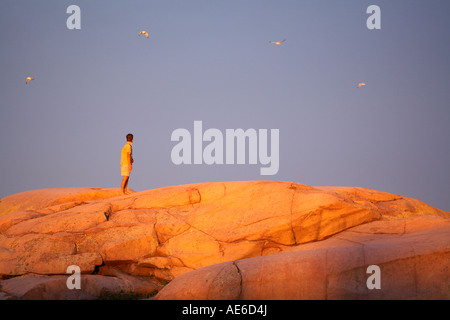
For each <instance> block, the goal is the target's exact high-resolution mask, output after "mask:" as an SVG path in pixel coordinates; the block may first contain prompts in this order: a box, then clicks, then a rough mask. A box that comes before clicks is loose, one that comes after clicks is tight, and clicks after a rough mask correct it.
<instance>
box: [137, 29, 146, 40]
mask: <svg viewBox="0 0 450 320" xmlns="http://www.w3.org/2000/svg"><path fill="white" fill-rule="evenodd" d="M141 34H143V35H144V36H146V37H147V39H148V32H147V31H145V30H142V31H141V32H139V35H141Z"/></svg>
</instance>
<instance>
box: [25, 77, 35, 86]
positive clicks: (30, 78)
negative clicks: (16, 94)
mask: <svg viewBox="0 0 450 320" xmlns="http://www.w3.org/2000/svg"><path fill="white" fill-rule="evenodd" d="M30 80H34V78H32V77H27V81H26V82H25V83H27V84H28V82H30Z"/></svg>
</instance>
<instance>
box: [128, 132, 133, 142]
mask: <svg viewBox="0 0 450 320" xmlns="http://www.w3.org/2000/svg"><path fill="white" fill-rule="evenodd" d="M127 141H133V135H132V134H131V133H129V134H127Z"/></svg>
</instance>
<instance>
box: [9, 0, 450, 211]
mask: <svg viewBox="0 0 450 320" xmlns="http://www.w3.org/2000/svg"><path fill="white" fill-rule="evenodd" d="M70 5H76V6H78V7H79V8H80V10H81V14H80V27H81V29H69V28H68V27H67V24H66V22H67V19H68V18H69V17H71V14H70V13H66V10H67V8H68V7H69V6H70ZM370 5H377V6H378V7H379V8H380V12H381V14H380V18H381V19H380V24H381V29H369V28H368V27H367V23H366V22H367V19H368V18H369V17H371V14H370V13H367V12H366V10H367V8H368V7H369V6H370ZM449 15H450V1H448V0H432V1H426V0H420V1H418V0H395V1H392V0H389V1H387V0H386V1H385V0H371V1H365V0H341V1H335V0H326V1H325V0H277V1H275V0H270V1H269V0H257V1H256V0H224V1H218V0H170V1H169V0H155V1H150V0H147V1H100V0H95V1H92V0H90V1H80V0H71V1H55V0H49V1H47V0H44V1H31V0H27V1H21V0H2V1H1V2H0V45H1V47H0V48H1V49H0V106H1V117H0V130H1V139H0V148H1V150H2V152H1V156H0V157H1V160H0V161H1V164H2V165H1V167H0V177H1V184H0V197H5V196H8V195H11V194H14V193H19V192H23V191H28V190H34V189H44V188H59V187H108V188H120V182H121V180H122V177H121V176H120V151H121V149H122V147H123V145H124V144H125V143H126V140H125V136H126V134H127V133H133V134H134V143H133V156H134V159H135V163H134V165H133V171H132V173H131V176H130V182H129V188H131V189H133V190H135V191H143V190H148V189H153V188H159V187H165V186H171V185H179V184H188V183H197V182H208V181H237V180H280V181H294V182H299V183H304V184H307V185H311V186H357V187H366V188H371V189H375V190H381V191H386V192H390V193H394V194H399V195H403V196H407V197H412V198H416V199H419V200H421V201H424V202H426V203H428V204H430V205H432V206H435V207H437V208H439V209H442V210H445V211H450V171H449V169H450V144H449V137H450V126H449V123H450V37H449V30H450V19H449ZM142 30H146V31H148V33H149V38H148V39H147V38H145V37H144V36H143V35H141V36H139V35H138V34H139V32H140V31H142ZM284 39H286V41H285V42H283V43H282V44H281V45H275V44H273V43H270V42H271V41H281V40H284ZM29 76H30V77H33V78H34V80H31V81H30V82H29V83H28V84H26V83H25V79H26V78H27V77H29ZM361 82H364V83H365V84H366V85H365V86H363V87H361V88H357V85H358V83H361ZM194 121H202V125H203V131H205V130H207V129H210V128H215V129H218V130H219V131H220V132H222V133H223V137H224V139H225V132H226V130H227V129H239V128H241V129H243V130H247V129H250V128H253V129H255V130H256V131H258V129H267V130H268V131H269V132H270V130H271V129H278V130H279V170H278V171H277V173H276V174H274V175H260V168H261V167H264V165H262V164H261V163H260V162H259V160H258V163H257V164H249V163H248V162H249V161H247V162H246V163H245V164H212V165H208V164H190V165H189V164H181V165H176V164H174V163H173V161H172V159H171V152H172V149H173V148H174V146H175V145H177V142H174V141H171V135H172V133H173V132H174V130H176V129H179V128H184V129H187V130H188V131H189V132H190V133H191V134H192V135H193V134H194ZM192 139H194V137H192ZM208 143H209V142H203V148H204V147H205V146H207V145H208ZM192 150H193V149H192ZM269 150H270V146H269ZM223 152H224V153H225V146H224V149H223ZM224 159H225V155H224Z"/></svg>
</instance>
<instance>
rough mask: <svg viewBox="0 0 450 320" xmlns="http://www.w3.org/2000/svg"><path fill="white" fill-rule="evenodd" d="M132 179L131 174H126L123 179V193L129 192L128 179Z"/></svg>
mask: <svg viewBox="0 0 450 320" xmlns="http://www.w3.org/2000/svg"><path fill="white" fill-rule="evenodd" d="M129 179H130V176H124V177H123V179H122V194H123V195H124V194H127V186H128V180H129Z"/></svg>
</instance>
